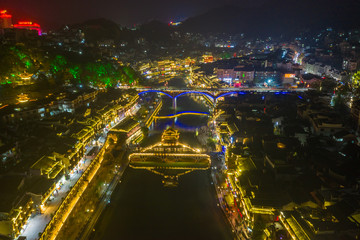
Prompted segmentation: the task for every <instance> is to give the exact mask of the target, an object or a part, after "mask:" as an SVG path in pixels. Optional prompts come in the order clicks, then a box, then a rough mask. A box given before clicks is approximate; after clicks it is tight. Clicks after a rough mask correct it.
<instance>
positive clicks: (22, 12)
mask: <svg viewBox="0 0 360 240" xmlns="http://www.w3.org/2000/svg"><path fill="white" fill-rule="evenodd" d="M261 1H263V0H176V1H174V0H2V1H1V2H2V3H1V4H0V8H4V9H8V10H9V12H10V13H11V14H12V15H13V19H14V20H15V21H17V20H28V19H29V20H32V21H37V22H39V24H41V25H42V26H43V27H45V28H46V27H47V28H49V27H50V28H51V27H56V26H61V25H63V24H71V23H79V22H82V21H84V20H87V19H93V18H107V19H110V20H113V21H115V22H117V23H119V24H122V25H128V26H131V25H134V24H139V23H143V22H146V21H149V20H152V19H157V20H161V21H165V22H168V21H171V20H173V21H178V20H184V19H186V18H187V17H190V16H194V15H196V14H200V13H202V12H205V11H207V10H209V9H211V8H214V7H218V6H222V5H225V4H227V5H229V4H232V5H234V4H237V5H239V4H244V5H248V4H253V3H254V2H256V3H259V2H261Z"/></svg>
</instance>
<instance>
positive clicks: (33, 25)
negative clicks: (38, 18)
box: [14, 22, 41, 36]
mask: <svg viewBox="0 0 360 240" xmlns="http://www.w3.org/2000/svg"><path fill="white" fill-rule="evenodd" d="M14 28H19V29H27V30H35V31H37V32H38V35H39V36H40V35H41V28H40V25H39V24H37V23H33V22H18V23H17V24H14Z"/></svg>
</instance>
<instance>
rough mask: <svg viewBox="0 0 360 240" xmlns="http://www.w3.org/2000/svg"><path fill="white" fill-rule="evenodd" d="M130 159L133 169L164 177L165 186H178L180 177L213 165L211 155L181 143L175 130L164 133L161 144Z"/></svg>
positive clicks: (146, 149)
mask: <svg viewBox="0 0 360 240" xmlns="http://www.w3.org/2000/svg"><path fill="white" fill-rule="evenodd" d="M129 159H130V163H129V165H130V166H131V167H132V168H135V169H147V170H149V171H152V172H154V173H156V174H160V175H162V176H163V177H164V180H163V184H164V185H165V186H176V185H177V179H178V177H179V176H180V175H183V174H186V173H189V172H191V171H194V170H206V169H208V168H209V167H210V164H211V161H210V157H209V155H207V154H202V153H201V152H200V149H194V148H192V147H190V146H187V145H185V144H183V143H180V142H179V132H178V131H177V130H175V129H173V128H168V129H167V130H165V131H164V132H163V134H162V136H161V142H159V143H156V144H154V145H152V146H149V147H147V148H144V149H142V150H141V151H140V152H137V153H132V154H130V156H129Z"/></svg>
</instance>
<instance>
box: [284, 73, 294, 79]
mask: <svg viewBox="0 0 360 240" xmlns="http://www.w3.org/2000/svg"><path fill="white" fill-rule="evenodd" d="M284 77H285V78H294V77H295V74H292V73H286V74H285V76H284Z"/></svg>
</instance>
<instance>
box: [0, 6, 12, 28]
mask: <svg viewBox="0 0 360 240" xmlns="http://www.w3.org/2000/svg"><path fill="white" fill-rule="evenodd" d="M11 19H12V16H11V15H10V14H8V13H7V10H0V28H12V20H11Z"/></svg>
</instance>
